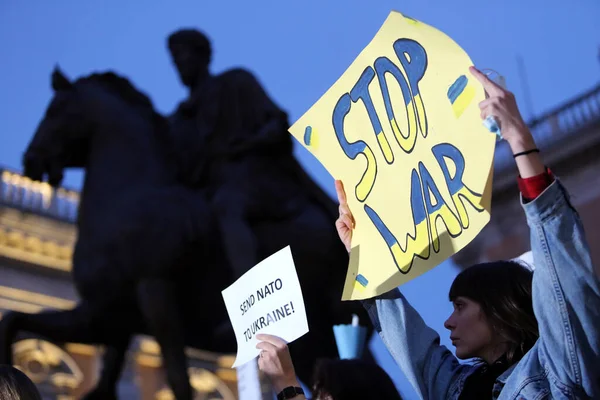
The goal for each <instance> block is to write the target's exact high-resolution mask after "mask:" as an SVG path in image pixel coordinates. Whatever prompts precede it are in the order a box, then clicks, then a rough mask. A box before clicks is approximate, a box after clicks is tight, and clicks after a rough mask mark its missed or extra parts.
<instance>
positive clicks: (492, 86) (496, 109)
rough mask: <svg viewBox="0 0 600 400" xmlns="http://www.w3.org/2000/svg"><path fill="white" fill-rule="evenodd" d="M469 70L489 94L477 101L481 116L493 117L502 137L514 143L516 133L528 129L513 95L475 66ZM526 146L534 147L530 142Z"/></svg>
mask: <svg viewBox="0 0 600 400" xmlns="http://www.w3.org/2000/svg"><path fill="white" fill-rule="evenodd" d="M470 72H471V74H472V75H473V76H474V77H475V78H476V79H477V80H478V81H479V82H480V83H481V85H482V86H483V88H484V89H485V91H486V93H487V94H488V96H489V97H488V98H487V99H485V100H483V101H482V102H481V103H479V108H480V109H481V118H482V119H486V118H487V117H489V116H493V117H495V118H496V119H497V121H498V125H499V126H500V129H501V130H502V138H503V139H505V140H506V141H507V142H509V143H511V142H512V143H514V142H515V140H517V139H519V138H520V135H519V134H518V133H519V132H522V131H523V130H526V129H528V128H527V124H526V123H525V121H523V117H521V113H520V111H519V108H518V107H517V101H516V100H515V96H514V95H513V94H512V93H511V92H509V91H508V90H506V89H504V88H503V87H502V86H500V85H498V84H497V83H495V82H493V81H492V80H491V79H490V78H488V77H487V76H485V75H484V74H483V73H482V72H481V71H479V70H478V69H477V68H475V67H471V68H470ZM527 146H530V147H534V146H533V145H532V144H527ZM527 146H525V147H527Z"/></svg>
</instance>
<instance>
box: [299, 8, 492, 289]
mask: <svg viewBox="0 0 600 400" xmlns="http://www.w3.org/2000/svg"><path fill="white" fill-rule="evenodd" d="M471 65H472V63H471V60H470V58H469V56H468V55H467V54H466V53H465V52H464V51H463V50H462V49H461V48H460V46H458V45H457V44H456V43H455V42H454V41H453V40H452V39H450V38H449V37H448V36H446V35H445V34H443V33H442V32H440V31H438V30H437V29H435V28H433V27H431V26H428V25H426V24H423V23H422V22H419V21H416V20H414V19H412V18H408V17H405V16H403V15H402V14H400V13H398V12H392V13H390V15H389V16H388V18H387V20H386V21H385V23H384V24H383V26H382V27H381V29H380V30H379V32H378V33H377V35H376V36H375V38H374V39H373V40H372V41H371V43H370V44H369V45H368V46H367V47H366V48H365V49H364V50H363V51H362V52H361V53H360V55H359V56H358V57H357V58H356V60H355V61H354V62H353V63H352V65H351V66H350V67H349V68H348V70H347V71H346V72H345V73H344V74H343V75H342V77H341V78H340V79H339V80H338V81H337V82H336V83H335V84H334V85H333V86H332V87H331V88H330V89H329V90H328V91H327V93H325V95H324V96H323V97H322V98H321V99H319V101H318V102H317V103H316V104H315V105H313V106H312V107H311V109H310V110H309V111H308V112H307V113H306V114H305V115H304V116H302V117H301V118H300V119H299V120H298V121H297V122H296V123H295V124H294V125H293V126H292V127H291V128H290V132H291V133H292V134H293V135H294V137H295V138H296V139H297V140H298V141H299V142H300V143H301V144H302V145H303V146H305V147H306V148H307V149H308V150H309V151H310V152H311V153H312V154H313V155H315V156H316V157H317V159H318V160H319V161H320V162H321V163H322V164H323V165H324V166H325V168H327V170H328V171H329V172H330V173H331V174H332V175H333V176H334V177H335V178H336V179H341V180H342V181H343V182H344V186H345V188H346V194H347V197H348V204H349V206H350V209H351V210H352V212H353V214H354V217H355V219H356V229H355V231H354V235H353V239H352V248H353V250H352V253H351V257H350V266H349V268H348V274H347V277H346V282H345V286H344V293H343V296H342V299H343V300H355V299H363V298H369V297H373V296H376V295H379V294H382V293H385V292H387V291H389V290H391V289H393V288H395V287H397V286H399V285H401V284H403V283H405V282H407V281H409V280H411V279H413V278H415V277H417V276H419V275H420V274H422V273H424V272H426V271H428V270H430V269H431V268H433V267H435V266H436V265H438V264H440V263H441V262H442V261H444V260H445V259H446V258H448V257H450V256H451V255H453V254H454V253H456V252H457V251H459V250H460V249H462V248H463V247H464V246H465V245H467V244H468V243H469V242H470V241H471V240H473V238H474V237H475V236H476V235H477V234H478V233H479V232H480V231H481V229H482V228H483V227H484V226H485V224H486V223H487V222H488V221H489V218H490V196H491V190H490V188H491V179H492V174H491V169H492V161H493V154H494V144H495V135H493V134H491V133H489V132H488V131H487V130H486V129H485V128H484V127H483V126H482V124H481V119H480V116H479V112H480V111H479V108H478V106H477V105H478V103H479V102H480V101H482V100H483V99H484V91H483V88H482V87H481V85H480V84H479V83H478V82H477V81H476V80H475V79H474V78H473V77H472V76H471V75H470V73H469V71H468V68H469V66H471ZM488 181H489V182H488ZM488 183H489V185H488Z"/></svg>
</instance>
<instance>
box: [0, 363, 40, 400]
mask: <svg viewBox="0 0 600 400" xmlns="http://www.w3.org/2000/svg"><path fill="white" fill-rule="evenodd" d="M0 399H2V400H42V396H41V395H40V392H38V390H37V388H36V387H35V385H34V384H33V382H32V381H31V379H29V378H28V377H27V375H25V374H24V373H22V372H21V371H19V370H18V369H16V368H14V367H12V366H10V365H0Z"/></svg>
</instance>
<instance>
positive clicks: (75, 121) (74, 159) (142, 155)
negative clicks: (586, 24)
mask: <svg viewBox="0 0 600 400" xmlns="http://www.w3.org/2000/svg"><path fill="white" fill-rule="evenodd" d="M52 88H53V90H54V97H53V99H52V100H51V102H50V104H49V106H48V109H47V111H46V114H45V116H44V118H43V119H42V121H41V122H40V124H39V126H38V129H37V131H36V133H35V135H34V137H33V138H32V140H31V142H30V144H29V146H28V148H27V150H26V152H25V154H24V158H23V163H24V174H25V175H26V176H28V177H29V178H31V179H33V180H44V179H47V180H48V182H49V183H50V184H51V185H53V186H58V185H59V184H60V183H61V181H62V178H63V171H64V169H65V168H83V169H85V171H86V174H85V181H84V185H83V189H82V196H81V202H80V205H79V213H78V218H77V228H78V237H77V242H76V245H75V249H74V254H73V260H72V261H73V262H72V264H73V268H72V277H73V281H74V284H75V286H76V289H77V291H78V294H79V297H80V301H79V302H78V304H77V305H76V306H75V307H74V308H73V309H71V310H67V311H44V312H41V313H39V314H27V313H21V312H11V313H8V314H6V315H5V316H4V317H3V319H2V320H0V364H4V363H6V364H10V363H11V361H12V348H11V346H12V342H13V340H14V338H15V337H16V335H17V334H18V333H19V332H20V331H25V332H29V333H32V334H35V335H40V336H42V337H45V338H47V339H48V340H51V341H55V342H77V343H87V344H99V345H105V346H106V352H105V354H104V360H103V361H104V365H103V370H102V373H101V377H100V380H99V382H98V385H97V386H96V388H95V389H94V390H92V391H91V392H90V393H89V394H88V395H87V396H86V398H87V399H96V398H97V399H100V398H102V399H111V398H116V385H117V383H118V380H119V377H120V371H121V368H122V365H123V363H124V359H125V358H124V354H125V353H126V350H127V348H128V346H129V342H130V339H131V338H132V336H133V335H135V334H149V335H151V336H153V337H154V338H156V340H157V342H158V344H159V345H160V348H161V354H162V358H163V365H164V366H165V368H166V376H167V382H168V384H169V386H170V387H171V389H172V391H173V393H174V395H175V397H176V398H177V399H179V400H188V399H192V395H193V393H192V388H191V386H190V383H189V377H188V373H187V361H186V357H185V353H184V348H185V346H190V347H194V348H202V349H206V350H210V351H216V352H231V353H233V352H235V350H236V343H235V337H234V335H233V331H232V329H231V326H230V324H229V320H228V317H227V312H226V309H225V306H224V303H223V301H222V297H221V290H222V289H224V288H225V287H227V286H228V285H229V284H231V283H232V281H233V274H232V269H231V268H230V265H228V262H227V257H226V254H225V251H224V247H223V245H222V243H221V237H220V236H219V235H216V234H214V232H215V230H216V229H217V228H216V227H215V225H216V223H215V218H214V215H213V214H214V213H213V212H212V209H211V208H210V206H209V205H208V203H207V200H206V194H205V193H204V192H203V190H201V189H198V188H193V189H192V188H189V187H186V186H185V185H183V184H182V183H181V181H180V180H179V178H178V170H179V169H178V167H177V157H176V154H174V153H173V151H169V150H167V149H169V148H170V143H169V140H170V135H169V130H170V128H169V123H168V121H167V120H166V119H165V118H164V117H163V116H161V115H159V114H158V113H156V112H155V111H154V108H153V105H152V103H151V101H150V100H149V99H148V97H146V96H145V95H144V94H142V93H141V92H139V91H138V90H137V89H135V88H134V87H133V86H132V85H131V83H130V82H129V81H128V80H127V79H125V78H122V77H120V76H118V75H116V74H114V73H112V72H107V73H100V74H92V75H89V76H87V77H83V78H80V79H78V80H76V81H74V82H71V81H70V80H69V79H68V78H66V77H65V76H64V75H63V74H62V73H61V72H60V71H59V70H58V69H56V70H55V71H54V72H53V74H52ZM332 206H333V202H332ZM333 218H334V217H333V216H332V215H331V214H328V213H326V212H324V211H323V208H322V207H320V206H318V205H315V204H314V202H311V201H310V198H309V197H307V199H306V202H305V204H304V206H303V207H302V208H301V209H300V211H299V212H298V213H297V214H295V215H293V217H292V218H289V219H287V220H267V221H264V222H261V221H257V222H256V225H257V226H258V227H259V228H260V229H257V232H258V241H259V243H260V248H261V254H260V256H261V257H263V258H265V257H267V256H269V255H270V254H272V253H274V252H276V251H278V250H280V249H281V248H283V247H285V246H287V245H290V247H291V250H292V254H293V256H294V260H295V264H296V268H297V272H298V277H299V280H300V283H301V285H302V288H303V291H304V293H307V294H309V295H305V296H304V297H305V303H306V304H305V306H306V311H307V317H308V322H309V326H310V332H309V333H308V334H307V335H305V336H303V337H302V338H300V339H298V340H297V341H295V342H294V343H292V344H291V345H290V351H291V353H292V356H293V357H294V361H295V366H296V371H297V373H298V375H299V377H300V379H301V380H303V381H304V382H306V383H309V382H310V380H311V375H312V367H313V365H314V362H315V360H316V359H317V358H319V357H336V355H337V350H336V345H335V339H334V336H333V331H332V325H333V324H338V323H347V322H348V321H349V320H350V318H351V314H358V315H360V316H361V318H362V319H363V320H365V321H366V320H368V318H367V316H366V313H365V311H364V310H363V308H362V307H361V306H360V305H359V304H357V303H354V302H353V303H351V302H341V301H340V297H341V291H342V285H343V282H344V277H345V273H346V271H345V270H346V266H347V262H348V255H347V253H346V251H345V249H344V248H343V246H342V245H341V243H340V241H339V240H338V237H337V234H336V232H335V227H334V220H333ZM223 326H225V327H228V329H225V330H223Z"/></svg>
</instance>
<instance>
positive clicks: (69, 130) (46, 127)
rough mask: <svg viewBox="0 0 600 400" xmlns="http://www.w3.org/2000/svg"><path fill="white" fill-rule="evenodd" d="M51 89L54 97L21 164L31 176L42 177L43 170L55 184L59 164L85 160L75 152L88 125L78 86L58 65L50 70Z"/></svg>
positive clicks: (59, 175) (60, 168)
mask: <svg viewBox="0 0 600 400" xmlns="http://www.w3.org/2000/svg"><path fill="white" fill-rule="evenodd" d="M52 89H53V91H54V97H53V98H52V101H51V102H50V104H49V106H48V108H47V109H46V114H45V115H44V118H43V119H42V121H41V122H40V124H39V126H38V128H37V131H36V133H35V135H34V137H33V139H32V140H31V142H30V143H29V146H28V147H27V150H26V152H25V155H24V157H23V167H24V173H25V175H26V176H28V177H30V178H31V179H33V180H43V178H44V176H45V175H46V174H47V175H48V182H49V183H50V184H51V185H53V186H57V185H59V184H60V182H61V181H62V178H63V168H65V167H67V166H69V164H73V166H77V165H76V164H83V163H84V162H85V160H83V159H80V160H76V159H75V158H76V157H75V156H76V155H77V154H83V153H84V152H83V151H82V149H78V148H77V147H81V146H82V145H84V144H85V132H86V131H87V130H89V128H90V127H89V126H88V121H86V118H85V112H84V111H85V110H84V105H83V104H82V103H81V102H80V101H78V99H79V97H80V93H79V90H78V89H77V88H76V87H75V84H74V83H72V82H70V81H69V79H68V78H67V77H65V76H64V75H63V73H62V72H61V71H60V70H59V69H58V68H56V69H55V70H54V72H53V73H52ZM82 158H83V157H82ZM68 159H70V160H68Z"/></svg>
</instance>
